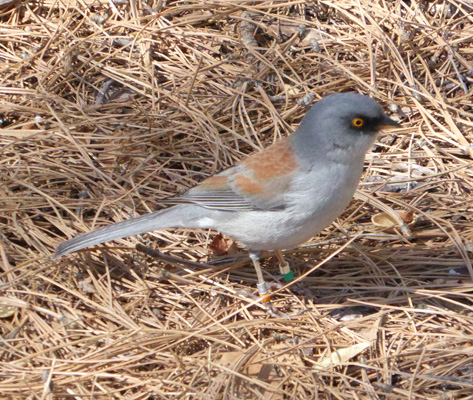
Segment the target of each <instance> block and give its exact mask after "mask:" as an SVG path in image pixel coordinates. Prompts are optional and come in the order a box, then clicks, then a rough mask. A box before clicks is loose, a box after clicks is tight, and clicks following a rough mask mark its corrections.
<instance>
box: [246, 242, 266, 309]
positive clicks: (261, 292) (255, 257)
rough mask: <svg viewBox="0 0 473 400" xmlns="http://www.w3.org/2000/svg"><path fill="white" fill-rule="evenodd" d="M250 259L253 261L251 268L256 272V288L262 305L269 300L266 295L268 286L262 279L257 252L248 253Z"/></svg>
mask: <svg viewBox="0 0 473 400" xmlns="http://www.w3.org/2000/svg"><path fill="white" fill-rule="evenodd" d="M250 258H251V261H253V266H254V267H255V270H256V275H257V276H258V284H257V285H256V287H257V288H258V293H259V295H260V297H261V299H262V301H263V302H264V303H266V302H268V301H269V300H270V297H269V295H268V285H267V284H266V282H265V281H264V278H263V271H262V270H261V264H260V262H259V252H257V251H250Z"/></svg>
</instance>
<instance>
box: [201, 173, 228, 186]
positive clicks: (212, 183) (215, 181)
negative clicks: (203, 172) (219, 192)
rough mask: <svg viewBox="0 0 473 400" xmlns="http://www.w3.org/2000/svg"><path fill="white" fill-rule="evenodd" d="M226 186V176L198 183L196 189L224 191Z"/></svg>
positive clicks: (212, 177)
mask: <svg viewBox="0 0 473 400" xmlns="http://www.w3.org/2000/svg"><path fill="white" fill-rule="evenodd" d="M227 184H228V178H227V177H226V176H211V177H210V178H207V179H205V180H203V181H202V182H200V184H199V186H197V188H200V189H225V187H226V186H227Z"/></svg>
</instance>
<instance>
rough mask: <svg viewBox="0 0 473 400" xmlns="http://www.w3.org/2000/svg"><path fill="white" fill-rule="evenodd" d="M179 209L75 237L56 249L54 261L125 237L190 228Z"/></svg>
mask: <svg viewBox="0 0 473 400" xmlns="http://www.w3.org/2000/svg"><path fill="white" fill-rule="evenodd" d="M179 209H180V207H179V206H178V207H171V208H167V209H165V210H160V211H156V212H153V213H149V214H146V215H142V216H140V217H136V218H132V219H129V220H126V221H121V222H117V223H115V224H112V225H108V226H105V227H103V228H100V229H97V230H94V231H92V232H88V233H84V234H82V235H79V236H76V237H75V238H72V239H70V240H67V241H65V242H63V243H61V244H60V245H59V246H57V247H56V253H55V255H54V259H57V258H60V257H62V256H65V255H66V254H69V253H72V252H73V251H77V250H80V249H83V248H85V247H88V246H92V245H95V244H100V243H104V242H108V241H110V240H114V239H121V238H124V237H127V236H133V235H139V234H141V233H146V232H150V231H154V230H157V229H164V228H179V227H184V226H185V227H189V228H190V227H191V226H189V224H188V223H186V224H185V223H184V221H183V216H184V215H185V214H186V213H182V212H181V211H182V210H179Z"/></svg>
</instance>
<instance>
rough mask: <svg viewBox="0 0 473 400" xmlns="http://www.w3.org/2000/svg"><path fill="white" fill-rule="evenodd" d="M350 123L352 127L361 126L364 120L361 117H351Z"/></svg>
mask: <svg viewBox="0 0 473 400" xmlns="http://www.w3.org/2000/svg"><path fill="white" fill-rule="evenodd" d="M351 123H352V124H353V126H354V127H356V128H361V127H362V126H363V125H364V124H365V121H364V120H363V119H362V118H353V120H352V121H351Z"/></svg>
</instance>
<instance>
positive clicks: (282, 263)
mask: <svg viewBox="0 0 473 400" xmlns="http://www.w3.org/2000/svg"><path fill="white" fill-rule="evenodd" d="M276 257H277V258H278V260H279V271H281V274H282V276H284V282H291V281H293V280H294V272H292V271H291V267H289V263H288V262H287V261H286V260H285V259H284V256H283V255H282V252H281V250H276Z"/></svg>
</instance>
